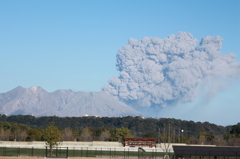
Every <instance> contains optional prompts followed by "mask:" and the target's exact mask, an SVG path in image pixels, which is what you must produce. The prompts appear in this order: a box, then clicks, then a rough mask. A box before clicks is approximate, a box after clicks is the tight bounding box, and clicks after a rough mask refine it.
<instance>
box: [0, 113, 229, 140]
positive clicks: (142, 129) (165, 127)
mask: <svg viewBox="0 0 240 159" xmlns="http://www.w3.org/2000/svg"><path fill="white" fill-rule="evenodd" d="M52 121H54V122H55V125H56V126H57V127H60V128H62V129H64V128H67V127H70V128H74V129H82V128H85V127H91V128H92V129H93V130H96V129H97V128H99V127H107V128H109V129H110V130H112V129H116V128H119V127H126V128H128V129H129V130H131V131H132V133H133V136H135V137H142V135H143V134H146V133H150V132H153V133H156V134H158V133H160V134H161V133H164V132H169V130H170V133H171V134H176V135H179V131H180V133H181V135H183V136H191V137H194V138H196V137H198V136H199V133H200V131H201V129H204V130H205V131H206V133H208V134H213V135H222V134H224V133H227V132H229V131H230V130H231V127H223V126H218V125H215V124H211V123H208V122H204V123H201V122H193V121H185V120H178V119H167V118H160V119H154V118H146V119H142V118H139V117H131V116H127V117H119V118H113V117H112V118H108V117H102V118H99V117H57V116H46V117H38V118H36V117H34V116H31V115H13V116H6V115H0V122H12V123H19V124H25V125H27V126H29V127H31V128H42V129H45V128H46V127H47V126H48V124H49V123H50V122H52ZM182 130H183V132H182Z"/></svg>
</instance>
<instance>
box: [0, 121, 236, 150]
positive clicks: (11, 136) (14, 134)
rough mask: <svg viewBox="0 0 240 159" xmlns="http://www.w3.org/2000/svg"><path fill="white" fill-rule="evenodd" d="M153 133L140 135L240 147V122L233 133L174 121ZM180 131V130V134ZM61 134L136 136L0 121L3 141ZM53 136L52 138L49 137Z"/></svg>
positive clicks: (76, 137) (65, 137)
mask: <svg viewBox="0 0 240 159" xmlns="http://www.w3.org/2000/svg"><path fill="white" fill-rule="evenodd" d="M148 131H149V132H147V133H145V134H143V135H142V136H140V137H143V138H156V139H157V140H158V142H159V143H168V142H171V143H172V142H173V143H188V144H214V145H219V146H224V145H230V146H240V123H238V124H237V125H233V126H232V127H231V130H230V131H229V133H224V134H222V135H214V134H213V133H207V132H206V130H205V129H204V128H202V129H201V130H200V132H199V134H198V136H197V137H193V136H191V134H189V133H185V134H184V133H183V132H180V129H179V130H178V131H176V130H175V128H174V127H170V124H168V125H165V126H164V129H162V130H160V129H159V130H158V132H153V131H151V130H148ZM176 132H178V133H176ZM54 135H55V136H57V137H55V138H57V140H58V141H119V142H121V141H123V139H124V138H125V137H138V136H135V135H134V134H133V133H132V131H131V130H129V129H128V128H126V127H120V128H115V129H110V128H108V127H98V128H96V129H93V128H92V127H84V128H71V127H66V128H63V129H62V128H60V127H56V126H55V125H54V123H53V122H50V124H49V126H48V127H47V128H46V129H43V128H30V127H28V126H26V125H24V124H16V123H9V122H0V140H2V141H47V140H48V138H51V139H52V138H53V137H52V136H54ZM49 136H50V137H49Z"/></svg>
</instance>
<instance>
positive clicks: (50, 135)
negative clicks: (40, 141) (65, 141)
mask: <svg viewBox="0 0 240 159" xmlns="http://www.w3.org/2000/svg"><path fill="white" fill-rule="evenodd" d="M61 136H62V133H61V131H60V130H59V129H58V127H56V126H54V122H51V123H50V124H49V126H48V128H47V129H46V130H45V133H44V139H45V141H46V145H47V146H49V148H50V156H52V148H53V147H54V146H58V143H59V142H60V138H61Z"/></svg>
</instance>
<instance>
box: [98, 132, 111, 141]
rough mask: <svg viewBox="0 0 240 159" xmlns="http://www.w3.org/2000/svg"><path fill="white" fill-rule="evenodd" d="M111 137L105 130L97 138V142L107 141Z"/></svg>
mask: <svg viewBox="0 0 240 159" xmlns="http://www.w3.org/2000/svg"><path fill="white" fill-rule="evenodd" d="M110 137H111V133H110V131H109V130H105V131H103V132H102V133H101V134H100V136H99V140H100V141H108V140H109V139H110Z"/></svg>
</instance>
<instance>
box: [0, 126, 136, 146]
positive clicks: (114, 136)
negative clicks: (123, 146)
mask: <svg viewBox="0 0 240 159" xmlns="http://www.w3.org/2000/svg"><path fill="white" fill-rule="evenodd" d="M54 135H55V136H57V138H58V140H59V141H119V142H121V141H123V138H125V137H132V132H131V131H130V130H129V129H128V128H124V127H121V128H116V129H114V130H110V129H109V128H107V127H99V128H97V130H96V131H94V130H93V128H92V127H85V128H83V129H80V130H79V129H77V128H74V129H73V128H70V127H67V128H64V129H61V128H59V127H56V126H55V125H54V122H51V123H50V124H49V126H48V127H47V128H46V129H42V128H30V127H28V126H26V125H24V124H16V123H9V122H0V140H1V141H45V140H48V137H49V138H51V136H54Z"/></svg>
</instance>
